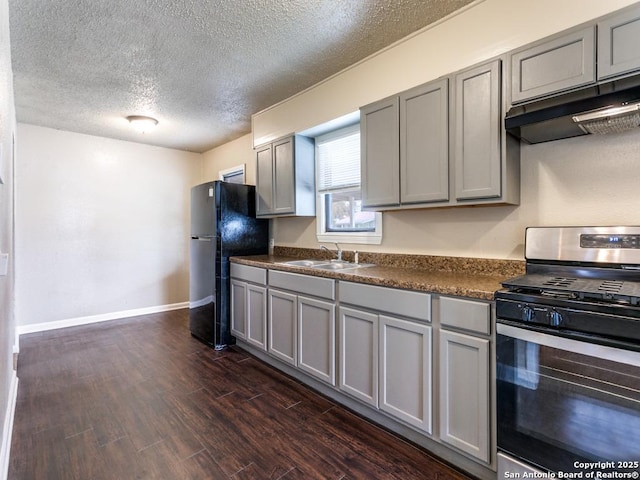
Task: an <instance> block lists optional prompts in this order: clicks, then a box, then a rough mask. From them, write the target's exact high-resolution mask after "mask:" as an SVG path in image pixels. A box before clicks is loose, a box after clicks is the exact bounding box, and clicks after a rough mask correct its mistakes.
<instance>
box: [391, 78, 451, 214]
mask: <svg viewBox="0 0 640 480" xmlns="http://www.w3.org/2000/svg"><path fill="white" fill-rule="evenodd" d="M448 199H449V80H448V79H447V78H444V79H442V80H439V81H436V82H431V83H428V84H426V85H422V86H420V87H417V88H414V89H412V90H409V91H407V92H404V93H401V94H400V202H401V203H402V204H407V203H428V202H440V201H446V200H448Z"/></svg>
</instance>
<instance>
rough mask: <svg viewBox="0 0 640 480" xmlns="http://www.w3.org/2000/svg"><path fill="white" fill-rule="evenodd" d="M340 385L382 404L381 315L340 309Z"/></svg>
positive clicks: (348, 390)
mask: <svg viewBox="0 0 640 480" xmlns="http://www.w3.org/2000/svg"><path fill="white" fill-rule="evenodd" d="M338 331H339V333H338V339H339V342H338V344H339V352H338V359H339V360H338V364H339V365H340V374H339V375H338V378H339V381H338V387H339V388H340V390H342V391H343V392H345V393H348V394H349V395H351V396H353V397H355V398H357V399H358V400H361V401H363V402H365V403H367V404H369V405H371V406H373V407H376V408H377V407H378V315H376V314H374V313H371V312H365V311H362V310H359V309H355V308H348V307H340V308H339V310H338Z"/></svg>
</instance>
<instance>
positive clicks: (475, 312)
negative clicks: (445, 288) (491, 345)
mask: <svg viewBox="0 0 640 480" xmlns="http://www.w3.org/2000/svg"><path fill="white" fill-rule="evenodd" d="M440 323H441V324H442V325H446V326H449V327H457V328H463V329H465V330H470V331H472V332H477V333H482V334H485V335H489V334H490V333H491V305H490V304H489V303H482V302H476V301H474V300H465V299H463V298H450V297H441V298H440Z"/></svg>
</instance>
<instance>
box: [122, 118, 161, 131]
mask: <svg viewBox="0 0 640 480" xmlns="http://www.w3.org/2000/svg"><path fill="white" fill-rule="evenodd" d="M127 120H129V123H130V124H131V126H132V127H133V128H135V129H136V130H137V131H138V132H140V133H146V132H149V131H151V130H153V129H154V128H155V126H156V125H158V120H156V119H155V118H152V117H145V116H144V115H129V116H128V117H127Z"/></svg>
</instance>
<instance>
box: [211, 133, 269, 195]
mask: <svg viewBox="0 0 640 480" xmlns="http://www.w3.org/2000/svg"><path fill="white" fill-rule="evenodd" d="M251 145H252V144H251V135H250V134H247V135H244V136H243V137H240V138H238V139H236V140H233V141H231V142H228V143H226V144H224V145H222V146H220V147H218V148H214V149H212V150H209V151H208V152H205V153H203V154H202V158H203V180H202V181H203V182H205V181H211V180H218V177H219V175H218V174H219V172H220V171H221V170H228V169H230V168H235V167H237V166H239V165H243V164H244V166H245V176H244V179H245V182H244V183H247V184H249V185H255V184H256V162H255V159H254V155H253V149H252V146H251Z"/></svg>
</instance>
